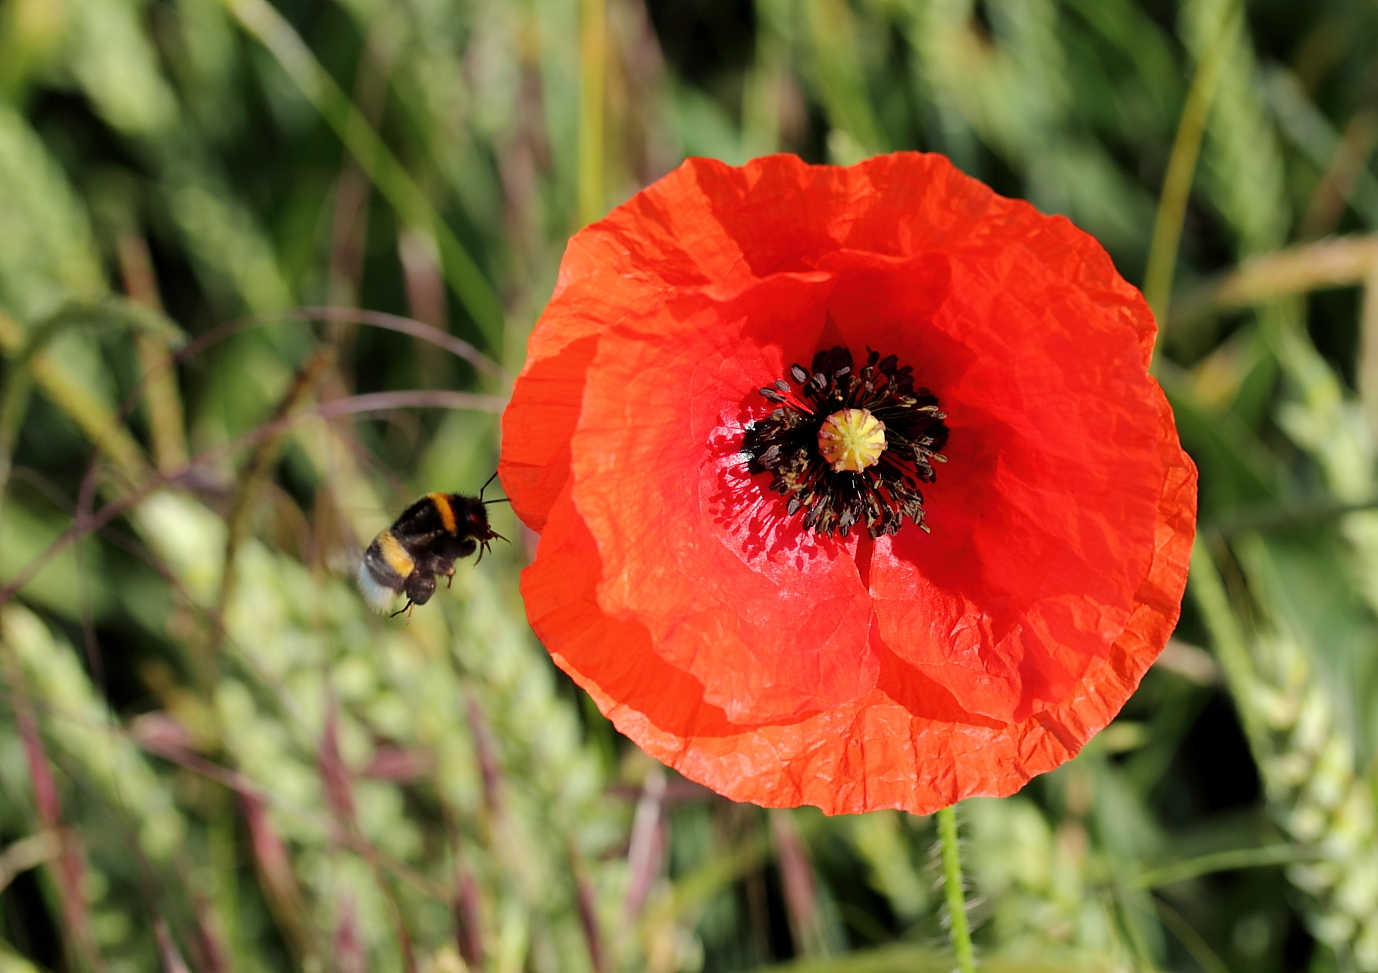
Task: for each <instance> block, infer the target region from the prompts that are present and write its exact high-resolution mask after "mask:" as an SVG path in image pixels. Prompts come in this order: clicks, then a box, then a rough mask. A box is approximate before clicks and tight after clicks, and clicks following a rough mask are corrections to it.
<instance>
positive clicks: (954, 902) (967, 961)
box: [938, 804, 976, 973]
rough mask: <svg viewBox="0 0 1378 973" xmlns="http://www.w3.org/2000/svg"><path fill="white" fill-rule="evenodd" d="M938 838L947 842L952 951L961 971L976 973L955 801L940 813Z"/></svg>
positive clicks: (945, 874)
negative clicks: (963, 883)
mask: <svg viewBox="0 0 1378 973" xmlns="http://www.w3.org/2000/svg"><path fill="white" fill-rule="evenodd" d="M938 840H940V841H941V842H942V844H943V885H944V887H945V890H946V892H947V916H948V922H949V928H948V933H949V935H951V937H952V952H953V953H955V954H956V956H957V969H958V970H960V971H961V973H975V970H976V961H975V959H973V957H972V953H971V930H970V929H968V928H967V903H966V893H965V891H964V890H963V888H962V859H961V854H960V853H959V852H958V850H957V811H956V805H955V804H954V805H952V807H945V808H943V809H942V810H941V811H939V812H938Z"/></svg>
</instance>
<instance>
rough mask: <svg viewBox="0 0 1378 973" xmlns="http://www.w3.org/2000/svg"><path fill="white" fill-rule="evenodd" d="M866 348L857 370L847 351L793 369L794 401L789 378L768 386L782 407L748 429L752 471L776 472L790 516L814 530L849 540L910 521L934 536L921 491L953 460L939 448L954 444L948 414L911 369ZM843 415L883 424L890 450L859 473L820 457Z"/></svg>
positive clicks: (745, 448)
mask: <svg viewBox="0 0 1378 973" xmlns="http://www.w3.org/2000/svg"><path fill="white" fill-rule="evenodd" d="M867 351H868V354H867V356H866V363H865V364H864V365H863V366H862V367H861V368H860V369H859V370H854V369H853V361H852V353H851V352H850V351H849V350H848V349H846V348H843V347H841V346H836V347H833V348H829V349H827V350H826V351H820V352H818V353H817V354H815V355H814V356H813V362H812V367H811V368H809V369H807V370H806V369H805V368H804V367H803V366H802V365H799V364H793V365H791V366H790V368H789V376H790V378H792V379H794V382H795V385H798V386H800V390H799V392H798V394H797V397H795V398H794V399H793V401H791V400H790V399H788V398H787V397H786V393H791V392H792V391H793V387H792V386H791V385H790V384H789V382H787V381H785V380H784V379H779V380H777V381H776V382H775V383H774V386H773V387H771V386H767V387H765V388H762V389H761V390H760V391H761V395H762V396H763V397H764V398H765V399H767V400H768V401H770V402H773V403H776V404H777V405H778V406H780V407H779V408H777V409H775V410H774V411H773V412H771V414H770V415H769V416H765V417H763V418H760V419H756V420H753V421H752V422H751V423H749V424H748V426H747V429H746V434H745V436H744V437H743V439H742V452H743V453H744V454H745V455H746V457H747V466H748V469H750V470H751V472H752V473H770V474H771V477H772V478H771V481H770V489H772V490H774V491H775V492H776V493H779V494H782V495H783V496H786V497H788V498H789V502H788V504H787V505H786V511H787V512H788V514H789V515H790V516H794V515H795V514H798V513H800V512H801V511H802V512H803V524H804V526H805V527H806V528H808V529H812V530H815V531H817V532H819V533H821V534H827V535H829V536H832V535H833V534H835V533H840V534H842V535H843V536H844V537H845V536H847V535H848V534H849V533H850V532H851V529H852V527H853V526H860V525H862V524H864V525H865V527H866V530H867V531H868V532H869V533H870V535H871V536H872V537H878V536H880V535H881V534H894V533H896V532H897V531H898V530H899V529H900V527H901V526H902V525H903V522H904V519H905V518H906V517H907V518H908V519H909V520H911V521H913V522H914V523H915V524H918V525H919V527H921V528H923V530H925V531H927V530H928V526H927V524H925V523H924V509H923V494H922V493H920V491H919V484H920V483H921V482H922V483H932V482H933V480H934V472H933V465H932V464H933V463H934V462H939V463H941V462H946V457H945V456H943V455H942V454H941V453H939V452H938V450H940V449H942V448H943V446H944V445H946V443H947V436H948V431H947V426H945V425H944V424H943V420H944V419H946V418H947V415H946V414H945V413H944V412H942V411H941V409H940V408H939V406H938V400H937V399H936V398H935V397H934V395H933V393H931V392H929V391H928V389H925V388H915V387H914V370H913V368H912V367H911V366H909V365H905V366H903V367H900V365H899V358H898V356H896V355H887V356H885V357H884V358H882V357H881V356H880V353H879V352H876V351H871V350H870V349H867ZM843 409H866V410H867V411H869V412H870V413H871V414H872V415H873V416H875V417H876V418H877V419H879V420H880V421H881V422H883V423H885V439H886V448H885V450H884V451H883V452H882V453H881V454H880V459H879V461H878V462H877V463H876V465H874V466H871V467H869V468H867V469H865V470H862V471H860V472H851V471H842V472H838V471H834V470H833V468H832V466H831V465H830V464H829V463H828V462H827V461H826V460H824V458H823V456H822V454H821V453H820V452H819V448H818V432H819V429H820V428H821V427H822V424H823V422H824V420H826V419H827V418H828V416H830V415H832V414H834V413H836V412H839V411H841V410H843Z"/></svg>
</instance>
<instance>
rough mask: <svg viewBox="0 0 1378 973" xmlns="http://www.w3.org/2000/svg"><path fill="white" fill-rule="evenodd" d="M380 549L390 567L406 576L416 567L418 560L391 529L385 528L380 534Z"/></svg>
mask: <svg viewBox="0 0 1378 973" xmlns="http://www.w3.org/2000/svg"><path fill="white" fill-rule="evenodd" d="M378 550H379V552H380V553H381V554H382V555H383V560H384V561H386V562H387V565H388V567H390V568H392V569H393V570H394V571H396V572H397V573H398V574H399V575H401V576H402V577H404V578H405V577H406V576H407V575H409V574H411V572H412V569H413V568H414V567H416V562H415V561H413V560H412V557H411V555H410V554H408V553H407V549H406V548H404V547H403V546H402V544H401V543H400V542H399V541H398V540H397V538H396V537H393V536H392V531H390V530H385V531H383V532H382V533H381V534H379V535H378Z"/></svg>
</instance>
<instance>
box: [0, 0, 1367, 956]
mask: <svg viewBox="0 0 1378 973" xmlns="http://www.w3.org/2000/svg"><path fill="white" fill-rule="evenodd" d="M1375 54H1378V6H1375V5H1374V4H1373V3H1372V2H1370V0H1313V2H1309V3H1299V2H1296V0H1258V2H1251V3H1248V4H1244V3H1241V2H1239V0H793V2H792V0H277V2H275V3H270V2H268V0H0V351H3V354H4V361H3V387H2V388H0V484H2V485H3V494H0V496H3V508H2V509H0V585H3V588H0V603H3V606H2V607H0V683H2V684H3V690H4V693H3V698H2V699H0V890H3V891H0V973H18V971H25V973H28V971H32V970H35V969H40V970H51V971H54V973H58V971H93V973H102V971H111V973H124V971H130V973H133V971H142V970H158V969H161V970H164V971H167V973H181V971H183V970H195V971H198V973H219V971H260V970H262V971H277V970H304V971H326V970H329V971H342V973H354V971H364V970H403V971H412V970H415V971H422V973H458V971H464V970H474V971H478V970H482V971H494V973H521V971H527V970H530V971H533V973H554V971H597V973H612V971H622V970H629V971H630V970H649V971H656V973H671V971H700V970H702V971H723V973H727V971H737V970H753V969H761V968H772V967H774V968H778V969H790V970H795V971H799V973H803V971H817V973H822V971H838V973H841V971H858V973H859V971H868V973H885V971H892V970H893V971H901V970H904V971H934V973H938V971H944V970H947V969H950V968H951V965H952V960H951V958H950V955H949V954H948V953H947V951H946V946H945V934H944V931H943V918H944V917H943V914H942V909H941V905H940V900H941V898H942V895H941V891H940V890H939V889H938V887H937V879H938V876H939V871H940V870H939V868H938V867H937V865H936V861H935V857H934V855H933V853H932V848H933V843H934V830H933V827H932V824H931V822H930V821H929V820H927V819H919V818H913V817H909V816H904V815H899V814H894V813H878V814H872V815H865V816H859V817H851V818H833V819H827V818H823V817H822V816H821V815H818V814H816V813H813V812H811V811H809V810H807V809H806V810H802V811H798V812H789V811H769V812H767V811H762V810H760V809H757V808H753V807H748V806H740V805H734V804H731V803H729V802H727V801H724V800H722V799H720V798H717V797H715V796H714V795H712V794H710V793H708V792H707V791H705V790H704V789H702V788H700V787H698V786H697V785H694V784H692V783H690V782H688V781H685V780H683V779H681V778H679V777H677V776H676V775H674V774H672V773H667V772H666V771H664V770H663V769H662V768H660V767H659V766H658V765H656V764H654V763H653V762H652V761H650V760H649V759H648V758H646V757H644V756H643V755H641V754H640V753H639V751H637V750H636V749H635V748H633V747H631V746H630V745H629V744H628V743H627V742H626V741H624V740H622V739H620V738H619V737H618V736H617V735H616V733H615V732H614V731H613V730H612V729H611V727H610V726H609V725H608V724H607V723H606V721H604V720H603V719H602V717H601V716H599V714H598V713H597V711H596V710H595V709H594V708H593V707H592V706H591V705H590V704H589V703H588V701H587V700H586V699H585V698H584V697H582V695H581V694H580V693H579V692H578V691H577V690H576V689H575V688H574V687H573V686H572V685H571V684H570V683H569V681H568V680H567V679H566V678H564V677H563V676H562V675H561V674H559V673H558V672H557V671H556V670H555V669H554V668H553V667H552V666H551V665H550V663H549V661H548V659H547V658H546V656H545V654H544V652H543V651H542V650H541V648H540V646H539V645H538V644H537V643H536V642H535V640H534V638H533V637H532V635H531V633H530V631H529V629H528V628H527V627H526V624H525V621H524V616H523V613H522V610H521V605H520V603H519V600H518V597H517V594H516V583H515V582H516V572H517V571H518V570H519V568H520V566H521V563H522V562H523V560H524V558H525V557H526V556H527V551H528V550H529V549H530V545H531V541H532V538H530V537H529V536H526V535H523V534H522V533H521V531H520V528H519V525H517V524H516V523H515V522H514V520H513V519H512V517H511V514H510V512H508V511H506V510H505V508H501V507H498V508H494V517H495V521H496V526H497V529H498V530H500V531H501V532H503V533H504V534H506V535H507V536H509V537H512V538H513V539H514V543H513V544H512V545H511V546H505V545H499V547H500V550H495V551H494V554H493V555H492V556H491V557H489V558H485V559H484V561H483V563H482V565H480V566H478V567H472V566H471V565H469V564H465V565H462V566H461V568H460V570H459V573H458V576H457V578H456V581H455V585H454V588H453V590H452V591H449V592H442V594H441V596H439V597H437V598H436V600H435V601H434V602H433V603H432V604H430V605H427V606H426V608H425V609H424V610H419V611H417V612H415V614H414V615H412V617H411V618H410V620H409V621H408V622H406V623H401V622H400V621H394V622H389V621H387V620H385V619H382V618H379V617H376V616H373V615H370V614H369V613H368V612H367V611H365V610H364V608H363V606H362V604H361V602H360V600H359V598H358V596H357V595H356V594H355V592H354V590H353V588H352V583H351V579H350V575H351V572H352V568H353V564H354V563H356V562H355V560H354V559H355V558H357V556H358V551H359V550H360V549H361V548H362V546H363V545H364V544H365V543H367V541H368V539H369V537H370V536H371V535H372V534H373V533H374V532H376V531H377V530H378V529H380V528H381V527H383V526H385V525H386V524H387V522H388V521H389V520H390V519H391V517H392V516H393V515H395V514H396V512H397V511H398V510H400V509H401V507H402V506H404V505H405V504H406V503H407V502H409V501H410V500H411V499H413V498H414V497H415V496H416V495H418V494H419V493H421V492H423V491H427V490H447V491H451V490H460V491H466V492H471V493H472V492H475V491H476V490H477V488H478V487H479V485H480V484H481V483H482V482H483V481H484V480H485V479H486V478H487V477H488V475H489V474H490V473H491V471H492V469H493V467H494V464H495V462H496V451H497V447H496V433H497V415H498V413H499V412H500V410H501V406H502V402H503V401H504V397H505V395H506V390H507V388H508V387H509V382H510V376H511V375H512V374H514V373H515V371H516V370H517V369H518V368H519V367H520V365H521V360H522V354H523V345H524V339H525V335H526V333H527V331H528V330H529V328H530V326H531V324H532V322H533V321H534V320H535V317H536V316H537V314H538V313H539V311H540V309H541V306H542V304H543V303H544V301H545V300H546V298H547V297H548V295H549V293H550V290H551V288H552V286H553V282H554V275H555V271H556V268H557V266H558V262H559V258H560V254H561V251H562V248H563V246H564V243H565V241H566V239H567V238H568V236H569V234H570V233H572V232H573V231H574V230H576V229H577V228H578V227H579V226H581V225H582V224H584V223H586V222H588V221H590V220H592V219H596V218H597V217H599V216H600V215H602V214H603V213H604V212H606V210H607V209H608V208H609V207H610V206H612V205H615V204H616V203H618V202H620V201H621V200H623V199H625V198H626V197H627V196H629V195H630V194H631V193H633V192H634V191H636V189H638V188H639V187H641V186H643V185H645V184H646V183H648V182H649V181H651V180H653V179H655V178H656V177H658V176H660V175H662V174H664V173H665V172H667V171H668V170H669V169H671V168H673V167H674V166H675V165H676V164H677V163H678V161H679V160H680V159H682V158H683V157H684V156H686V155H689V154H702V155H711V156H716V157H719V158H722V159H725V160H728V161H732V162H740V161H743V160H745V159H748V158H750V157H752V156H754V155H758V154H761V153H766V152H772V151H790V152H796V153H798V154H799V155H801V156H803V157H804V158H805V159H808V160H811V161H819V162H822V161H829V162H836V163H850V162H854V161H856V160H858V159H861V158H864V157H866V156H867V155H870V154H873V153H877V152H884V151H888V150H893V149H925V150H933V151H940V152H944V153H946V154H948V155H949V156H950V157H951V158H952V159H953V160H954V161H955V162H956V163H957V164H958V165H959V166H960V167H962V168H963V169H964V170H965V171H967V172H969V173H971V174H972V175H974V176H977V177H980V178H982V179H984V180H986V181H987V182H989V183H990V184H991V185H992V186H994V187H995V188H996V189H997V190H999V191H1000V192H1003V193H1006V194H1009V195H1016V196H1023V197H1026V198H1028V199H1030V200H1032V201H1033V202H1034V203H1035V204H1037V205H1038V206H1039V207H1040V208H1042V209H1043V210H1044V211H1047V212H1060V213H1065V214H1067V215H1068V216H1070V217H1071V218H1072V219H1073V220H1075V221H1076V222H1077V223H1078V224H1079V225H1080V226H1082V227H1083V228H1085V229H1086V230H1088V231H1090V232H1092V233H1094V234H1095V235H1096V236H1097V237H1098V238H1099V239H1100V240H1101V241H1102V242H1103V243H1104V245H1105V246H1106V247H1107V249H1108V250H1109V251H1110V253H1111V254H1112V255H1113V257H1114V259H1115V261H1116V263H1117V265H1118V266H1119V268H1120V270H1121V272H1122V273H1123V274H1124V275H1125V276H1126V277H1127V278H1128V279H1130V280H1131V281H1133V282H1135V283H1138V284H1140V285H1141V286H1143V287H1144V289H1145V292H1146V294H1147V296H1148V297H1149V300H1150V302H1151V303H1152V304H1153V306H1154V308H1155V310H1156V311H1157V312H1158V314H1159V318H1160V324H1161V326H1162V329H1163V330H1162V338H1161V341H1160V352H1161V354H1160V356H1159V359H1158V361H1157V363H1156V365H1155V370H1156V373H1157V375H1158V377H1159V379H1160V380H1161V381H1162V383H1163V384H1164V386H1165V388H1166V389H1167V390H1168V393H1169V396H1170V397H1171V399H1172V402H1173V405H1174V407H1175V409H1176V412H1177V419H1178V423H1179V427H1180V430H1181V434H1182V437H1183V440H1184V442H1185V443H1186V445H1187V446H1188V448H1189V449H1190V450H1191V452H1192V455H1193V456H1194V457H1195V459H1196V461H1197V463H1198V464H1199V465H1200V468H1201V489H1202V494H1201V538H1202V540H1201V543H1200V544H1198V547H1197V551H1196V555H1195V559H1194V566H1193V575H1192V582H1191V588H1190V591H1189V594H1188V599H1187V603H1186V606H1185V613H1184V616H1183V622H1182V626H1181V629H1180V631H1179V633H1178V637H1177V638H1176V639H1175V640H1174V641H1173V642H1172V643H1171V644H1170V645H1169V647H1168V650H1167V651H1166V652H1165V654H1164V656H1163V659H1162V661H1161V662H1160V664H1159V665H1157V666H1155V667H1154V669H1153V670H1152V671H1151V672H1150V673H1149V675H1148V677H1147V678H1146V679H1145V681H1144V684H1143V687H1142V689H1141V690H1140V692H1139V693H1138V695H1137V696H1136V697H1135V698H1134V699H1133V700H1132V701H1131V702H1130V704H1129V706H1128V707H1127V708H1126V710H1125V712H1124V713H1123V714H1122V716H1121V718H1120V719H1119V720H1118V721H1117V722H1116V723H1114V724H1113V725H1112V726H1111V727H1110V728H1109V729H1108V730H1107V731H1106V732H1104V733H1103V734H1101V735H1100V736H1099V737H1097V738H1096V739H1095V740H1093V741H1092V743H1091V744H1090V745H1088V746H1087V748H1086V750H1085V751H1084V752H1083V754H1082V755H1081V756H1080V757H1078V758H1077V759H1076V760H1075V761H1073V762H1071V763H1070V764H1068V765H1066V766H1064V767H1062V768H1061V769H1059V770H1058V771H1056V772H1054V773H1052V774H1048V775H1046V776H1045V777H1043V778H1040V779H1038V780H1036V781H1034V782H1033V783H1032V784H1031V785H1030V786H1029V787H1027V788H1026V789H1025V791H1024V792H1023V793H1022V794H1020V795H1018V796H1016V797H1013V798H1009V799H1006V800H1001V801H994V800H973V801H969V802H966V803H964V804H963V805H962V807H961V808H960V814H961V825H962V829H963V835H964V840H965V846H964V854H965V863H966V866H967V871H968V886H969V888H968V895H969V898H970V900H971V903H970V914H971V918H972V920H973V922H974V923H975V925H976V933H975V935H976V939H977V943H978V948H979V959H980V963H981V965H982V967H983V968H985V969H988V970H991V971H1011V973H1012V971H1030V973H1031V971H1040V970H1046V971H1079V970H1087V971H1091V970H1096V971H1101V970H1104V971H1119V970H1124V971H1131V970H1132V971H1149V970H1174V971H1178V970H1180V971H1203V973H1220V971H1226V970H1231V971H1257V973H1271V971H1284V970H1289V971H1290V970H1296V971H1303V970H1305V971H1316V973H1321V971H1327V973H1328V971H1350V970H1359V971H1378V816H1375V792H1374V785H1375V783H1378V652H1375V649H1378V483H1376V482H1375V468H1374V461H1375V455H1374V453H1375V449H1374V445H1375V436H1374V432H1375V430H1378V236H1375V235H1373V234H1374V231H1375V229H1378V181H1375V175H1374V170H1373V168H1372V166H1371V161H1372V156H1373V153H1374V148H1375V143H1378V59H1375ZM776 964H785V965H783V966H776Z"/></svg>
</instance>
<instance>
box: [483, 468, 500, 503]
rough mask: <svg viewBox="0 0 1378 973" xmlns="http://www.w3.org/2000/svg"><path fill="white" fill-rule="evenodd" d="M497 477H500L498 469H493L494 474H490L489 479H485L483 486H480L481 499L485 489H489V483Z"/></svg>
mask: <svg viewBox="0 0 1378 973" xmlns="http://www.w3.org/2000/svg"><path fill="white" fill-rule="evenodd" d="M497 478H498V471H497V470H494V471H493V475H492V476H490V477H489V478H488V479H487V480H485V481H484V484H483V486H481V487H480V488H479V491H478V498H479V500H482V499H483V491H484V490H487V489H488V484H489V483H492V482H493V481H494V480H496V479H497Z"/></svg>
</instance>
